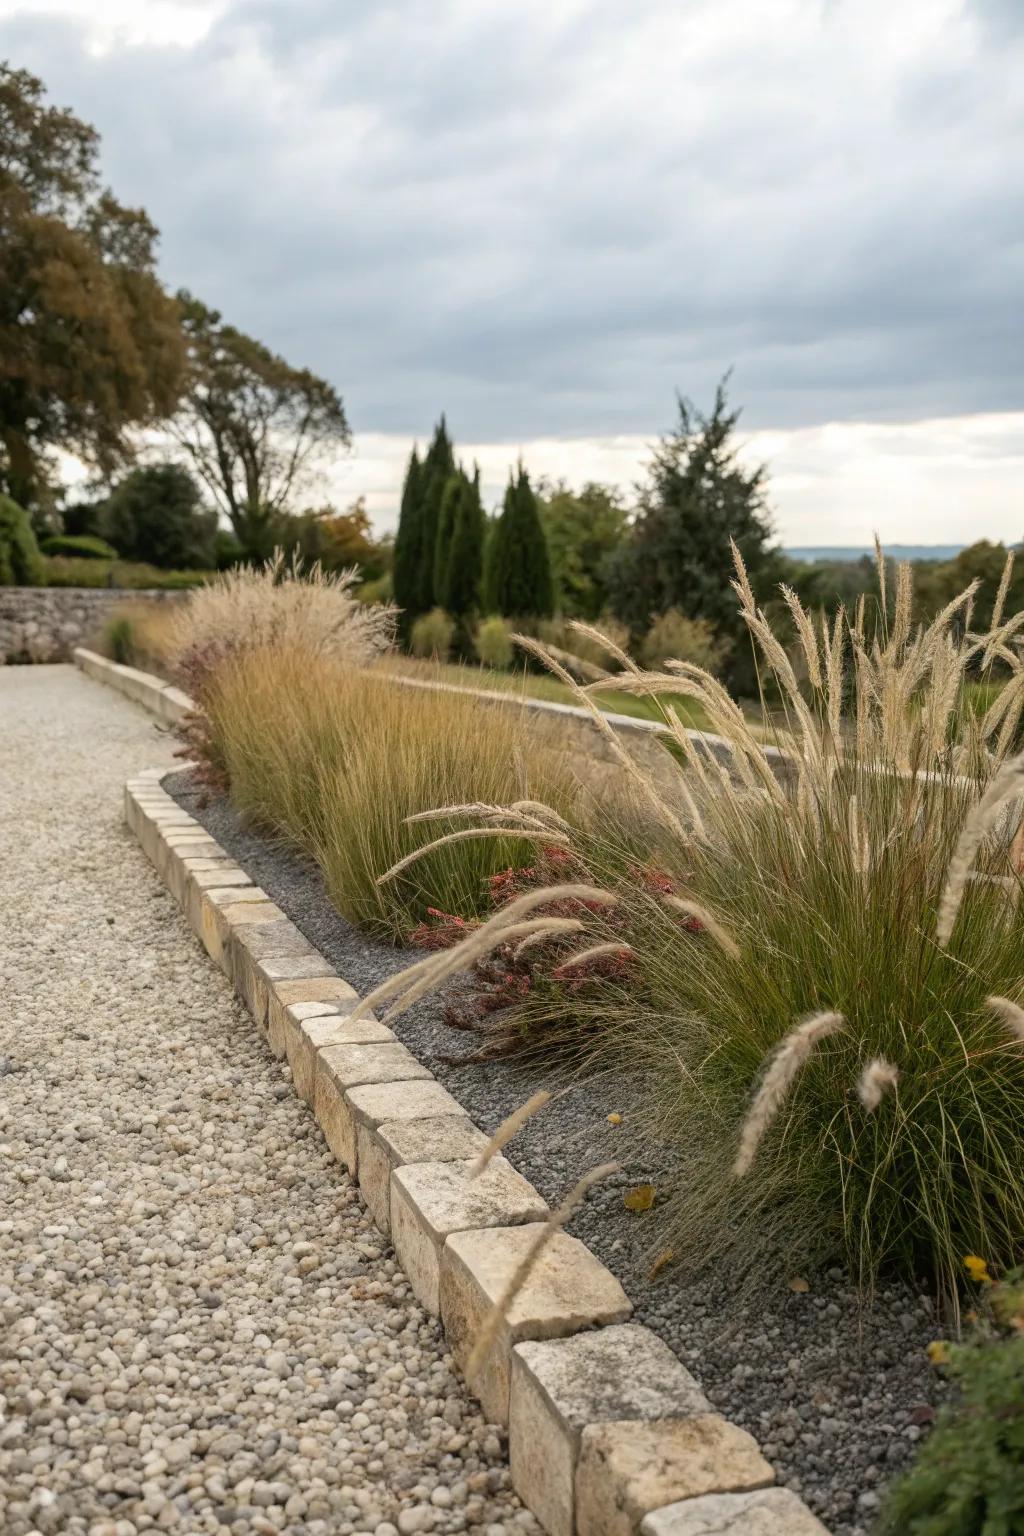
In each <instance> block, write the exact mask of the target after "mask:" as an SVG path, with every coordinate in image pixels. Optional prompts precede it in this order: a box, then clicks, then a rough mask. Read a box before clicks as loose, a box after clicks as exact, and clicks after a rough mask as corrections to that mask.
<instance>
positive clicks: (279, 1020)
mask: <svg viewBox="0 0 1024 1536" xmlns="http://www.w3.org/2000/svg"><path fill="white" fill-rule="evenodd" d="M358 997H359V994H358V993H357V992H356V990H355V988H354V987H350V986H349V984H348V982H347V981H344V980H342V978H341V977H340V976H333V975H332V976H294V977H290V978H285V979H283V980H281V981H275V982H274V983H273V985H272V986H271V987H270V988H269V989H268V992H267V1039H268V1040H269V1041H270V1049H271V1050H272V1051H273V1052H274V1055H275V1056H278V1057H282V1058H283V1057H284V1056H285V1055H286V1053H287V1049H288V1040H289V1038H290V1036H291V1035H292V1033H293V1029H292V1026H293V1025H294V1023H295V1020H296V1018H301V1017H303V1015H301V1014H298V1015H294V1016H293V1017H292V1018H291V1019H289V1017H288V1010H289V1009H290V1008H291V1007H292V1006H293V1005H295V1004H300V1003H327V1004H329V1005H330V1006H329V1007H327V1008H326V1009H324V1010H322V1011H323V1012H326V1013H350V1012H351V1010H352V1009H353V1008H354V1007H355V1005H356V1002H357V1001H358ZM305 1017H307V1018H312V1017H314V1015H313V1014H306V1015H305Z"/></svg>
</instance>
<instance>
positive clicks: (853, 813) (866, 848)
mask: <svg viewBox="0 0 1024 1536" xmlns="http://www.w3.org/2000/svg"><path fill="white" fill-rule="evenodd" d="M847 816H848V818H849V825H850V853H851V855H852V857H853V867H854V869H855V870H856V871H857V873H858V875H867V874H870V872H871V844H870V842H869V841H868V829H867V826H866V825H865V824H864V822H863V821H862V819H861V814H860V806H859V803H858V800H857V796H856V795H851V796H850V801H849V805H848V806H847Z"/></svg>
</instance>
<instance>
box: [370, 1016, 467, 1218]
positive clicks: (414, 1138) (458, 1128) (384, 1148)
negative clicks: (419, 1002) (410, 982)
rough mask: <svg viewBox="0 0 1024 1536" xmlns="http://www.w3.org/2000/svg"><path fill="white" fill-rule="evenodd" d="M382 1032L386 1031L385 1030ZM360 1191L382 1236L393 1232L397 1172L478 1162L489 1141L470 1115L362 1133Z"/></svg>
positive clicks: (390, 1122)
mask: <svg viewBox="0 0 1024 1536" xmlns="http://www.w3.org/2000/svg"><path fill="white" fill-rule="evenodd" d="M380 1027H381V1028H382V1029H383V1028H384V1027H385V1026H384V1025H381V1026H380ZM356 1141H357V1162H358V1166H359V1188H360V1190H361V1192H362V1196H363V1199H364V1200H365V1201H366V1203H367V1205H368V1206H369V1207H370V1214H371V1215H372V1217H373V1219H374V1221H375V1222H376V1223H377V1226H378V1227H379V1228H380V1230H381V1231H382V1232H385V1233H387V1232H390V1231H391V1170H392V1169H393V1168H401V1167H403V1166H404V1165H405V1164H406V1163H455V1162H461V1161H464V1160H465V1159H466V1158H476V1157H479V1156H480V1153H481V1152H482V1151H483V1150H484V1148H485V1147H486V1146H487V1137H486V1136H485V1135H484V1133H483V1131H481V1130H478V1129H477V1127H476V1126H475V1125H474V1124H473V1122H472V1120H470V1118H469V1116H468V1115H434V1116H432V1117H431V1118H429V1119H424V1120H385V1121H384V1123H383V1125H379V1126H370V1125H359V1126H358V1127H357V1131H356Z"/></svg>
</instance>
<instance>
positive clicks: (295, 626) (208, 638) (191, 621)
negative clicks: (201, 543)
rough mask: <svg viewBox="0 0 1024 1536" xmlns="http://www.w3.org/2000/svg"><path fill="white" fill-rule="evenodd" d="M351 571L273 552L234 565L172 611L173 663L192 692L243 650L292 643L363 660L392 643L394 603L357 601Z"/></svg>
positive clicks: (198, 695)
mask: <svg viewBox="0 0 1024 1536" xmlns="http://www.w3.org/2000/svg"><path fill="white" fill-rule="evenodd" d="M358 584H359V573H358V571H356V570H351V571H338V572H328V571H325V570H324V569H323V567H322V566H321V565H320V564H319V563H316V564H313V565H309V566H306V565H304V564H303V562H302V561H301V560H300V559H299V557H297V556H295V557H293V558H292V559H291V560H288V559H286V557H285V555H284V552H283V551H282V550H277V551H275V554H274V557H273V559H272V560H270V561H269V562H268V563H267V564H266V565H263V566H257V567H248V566H236V567H235V569H234V570H231V571H226V572H224V573H223V574H222V575H220V576H218V577H216V578H215V579H214V580H213V581H210V582H207V583H206V584H205V585H204V586H202V587H197V588H196V590H195V591H194V592H192V593H190V594H189V596H188V598H187V599H186V600H185V601H184V602H183V603H181V605H180V606H179V607H178V609H177V610H176V613H175V629H174V635H173V640H172V644H171V647H170V651H171V656H170V659H171V663H172V665H173V666H174V668H175V671H176V673H177V675H178V680H179V681H180V682H181V685H182V687H183V688H184V689H185V690H186V692H187V693H190V694H191V695H192V697H193V698H194V699H197V700H198V701H199V702H204V700H203V694H204V690H205V686H206V681H207V679H208V678H209V677H211V676H212V674H213V673H214V671H215V670H216V668H217V667H218V665H219V664H220V663H221V662H222V661H223V660H225V659H226V658H227V657H228V656H231V655H234V654H235V652H237V651H240V650H261V651H263V650H267V649H268V648H272V647H274V646H296V647H300V648H301V649H302V650H304V651H305V652H306V653H307V655H309V656H311V657H325V658H330V659H331V660H333V661H339V662H343V663H345V664H346V665H348V666H350V667H358V666H365V665H366V664H367V663H368V662H370V661H373V660H374V659H375V658H376V657H378V656H381V655H383V654H384V652H385V651H388V650H390V649H391V646H392V645H393V643H394V637H395V619H396V610H395V609H394V608H392V607H390V606H389V605H387V604H380V603H362V602H360V601H359V599H358V597H357V596H356V588H357V586H358Z"/></svg>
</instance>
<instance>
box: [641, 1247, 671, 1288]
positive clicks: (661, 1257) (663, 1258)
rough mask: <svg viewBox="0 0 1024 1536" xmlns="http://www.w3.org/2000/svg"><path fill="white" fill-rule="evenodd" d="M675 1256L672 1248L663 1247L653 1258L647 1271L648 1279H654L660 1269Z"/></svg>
mask: <svg viewBox="0 0 1024 1536" xmlns="http://www.w3.org/2000/svg"><path fill="white" fill-rule="evenodd" d="M675 1256H676V1252H675V1249H674V1248H665V1249H663V1250H662V1252H661V1253H659V1254H658V1257H657V1258H656V1259H655V1261H654V1263H653V1264H652V1265H651V1267H650V1269H649V1270H648V1272H647V1278H648V1280H656V1279H657V1277H658V1276H659V1275H660V1274H661V1272H662V1270H663V1269H664V1268H665V1265H666V1264H671V1263H672V1260H673V1259H674V1258H675Z"/></svg>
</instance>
